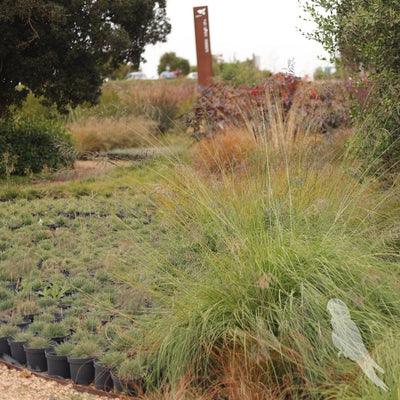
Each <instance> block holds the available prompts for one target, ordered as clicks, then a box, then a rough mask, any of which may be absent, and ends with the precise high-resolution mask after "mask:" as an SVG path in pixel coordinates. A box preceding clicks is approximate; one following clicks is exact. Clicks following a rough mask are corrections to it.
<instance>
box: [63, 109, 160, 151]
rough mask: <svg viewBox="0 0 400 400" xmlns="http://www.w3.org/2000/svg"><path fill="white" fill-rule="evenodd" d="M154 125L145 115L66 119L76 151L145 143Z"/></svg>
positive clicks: (107, 149) (110, 148) (149, 139)
mask: <svg viewBox="0 0 400 400" xmlns="http://www.w3.org/2000/svg"><path fill="white" fill-rule="evenodd" d="M155 125H156V123H155V122H154V121H151V120H149V119H147V118H145V117H133V116H128V117H121V118H97V117H89V118H87V119H83V120H82V119H81V120H77V121H74V122H71V123H69V124H68V130H69V131H70V133H71V136H72V138H73V140H74V143H75V147H76V149H77V150H78V151H79V152H94V151H109V150H112V149H116V148H132V147H138V146H143V145H147V144H149V142H150V141H151V138H152V137H153V135H154V133H155Z"/></svg>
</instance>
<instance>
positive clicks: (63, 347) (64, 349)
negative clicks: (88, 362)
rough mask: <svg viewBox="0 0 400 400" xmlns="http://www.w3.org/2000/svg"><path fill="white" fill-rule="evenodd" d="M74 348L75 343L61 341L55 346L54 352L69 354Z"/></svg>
mask: <svg viewBox="0 0 400 400" xmlns="http://www.w3.org/2000/svg"><path fill="white" fill-rule="evenodd" d="M73 348H74V344H73V343H70V342H64V343H60V344H58V345H57V346H55V347H54V353H55V354H57V355H58V356H69V355H70V354H71V351H72V350H73Z"/></svg>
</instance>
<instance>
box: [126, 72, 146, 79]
mask: <svg viewBox="0 0 400 400" xmlns="http://www.w3.org/2000/svg"><path fill="white" fill-rule="evenodd" d="M126 79H128V80H129V79H147V76H146V74H144V73H143V72H130V73H129V74H128V75H127V76H126Z"/></svg>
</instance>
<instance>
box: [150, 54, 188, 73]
mask: <svg viewBox="0 0 400 400" xmlns="http://www.w3.org/2000/svg"><path fill="white" fill-rule="evenodd" d="M167 67H169V71H178V70H180V71H182V74H183V75H187V74H188V73H189V72H190V64H189V61H188V60H186V59H185V58H181V57H178V56H177V55H176V54H175V53H174V52H172V51H171V52H169V53H164V54H163V55H162V56H161V58H160V62H159V64H158V67H157V72H158V74H161V72H163V71H166V70H167Z"/></svg>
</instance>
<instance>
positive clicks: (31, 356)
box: [24, 344, 49, 372]
mask: <svg viewBox="0 0 400 400" xmlns="http://www.w3.org/2000/svg"><path fill="white" fill-rule="evenodd" d="M24 349H25V354H26V363H27V364H28V369H29V370H30V371H35V372H44V371H47V359H46V355H45V350H49V349H43V348H42V349H38V348H31V347H28V346H27V345H26V344H25V345H24Z"/></svg>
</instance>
